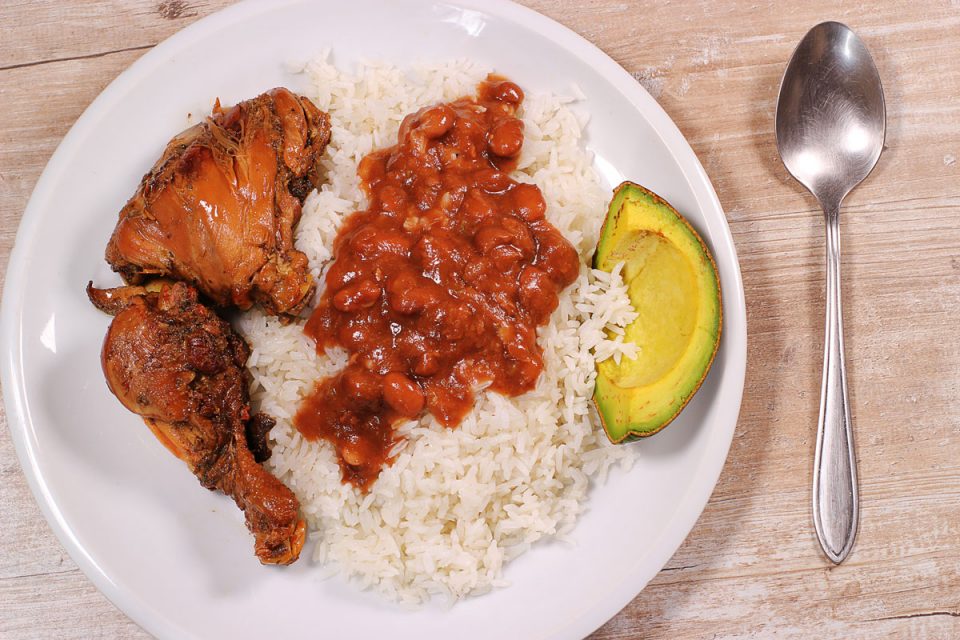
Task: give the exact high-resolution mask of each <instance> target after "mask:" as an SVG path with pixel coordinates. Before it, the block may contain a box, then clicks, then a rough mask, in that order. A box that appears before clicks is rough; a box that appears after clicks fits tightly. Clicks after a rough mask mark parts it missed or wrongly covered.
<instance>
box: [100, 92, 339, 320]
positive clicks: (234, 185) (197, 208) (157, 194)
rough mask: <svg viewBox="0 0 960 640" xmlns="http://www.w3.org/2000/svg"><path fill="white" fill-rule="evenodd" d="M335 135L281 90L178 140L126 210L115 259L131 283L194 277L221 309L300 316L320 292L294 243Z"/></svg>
mask: <svg viewBox="0 0 960 640" xmlns="http://www.w3.org/2000/svg"><path fill="white" fill-rule="evenodd" d="M329 140H330V121H329V117H328V115H327V114H326V113H324V112H322V111H320V110H319V109H317V108H316V107H315V106H314V105H313V104H312V103H311V102H310V101H309V100H307V99H306V98H302V97H300V96H297V95H295V94H293V93H291V92H290V91H289V90H287V89H283V88H277V89H273V90H272V91H269V92H267V93H264V94H262V95H259V96H257V97H256V98H253V99H251V100H246V101H244V102H240V103H239V104H237V105H235V106H233V107H231V108H227V109H224V108H221V107H220V105H219V102H218V103H217V106H216V107H215V108H214V111H213V114H212V115H211V116H210V117H209V118H208V119H207V120H205V121H204V122H202V123H200V124H197V125H195V126H193V127H191V128H189V129H187V130H186V131H183V132H182V133H180V134H179V135H177V136H175V137H174V138H173V139H172V140H171V141H170V142H169V143H168V144H167V147H166V149H165V150H164V152H163V155H162V156H161V157H160V159H159V160H158V161H157V163H156V164H155V165H154V166H153V168H152V169H151V170H150V172H149V173H147V174H146V175H145V176H144V177H143V180H142V181H141V182H140V187H139V188H138V189H137V192H136V194H135V195H134V196H133V197H132V198H131V199H130V200H129V202H127V204H126V206H124V208H123V210H122V211H121V212H120V220H119V222H118V223H117V226H116V228H115V229H114V232H113V236H112V237H111V238H110V242H109V244H108V245H107V250H106V259H107V262H109V263H110V266H111V267H113V269H114V270H115V271H118V272H119V273H120V274H121V275H122V276H123V278H124V279H125V280H126V281H127V282H128V283H130V284H142V283H143V282H145V281H146V280H149V279H150V278H153V277H156V276H164V277H170V278H174V279H178V280H184V281H186V282H189V283H190V284H192V285H193V286H195V287H196V288H197V289H198V290H199V291H200V292H202V293H203V295H205V296H206V297H207V298H209V299H210V300H211V301H212V302H213V303H214V304H216V305H217V306H220V307H228V306H235V307H238V308H240V309H249V308H250V307H251V305H253V304H259V305H260V306H261V307H263V309H264V310H266V311H267V312H268V313H271V314H276V315H283V316H293V315H296V314H297V313H298V312H299V311H300V310H301V309H302V308H303V307H304V305H306V304H307V303H308V302H309V301H310V297H311V293H312V292H313V289H314V282H313V278H312V277H311V275H310V273H309V267H308V264H307V258H306V256H305V255H304V254H303V253H302V252H300V251H298V250H296V249H295V248H294V246H293V229H294V227H295V226H296V225H297V223H298V221H299V220H300V215H301V203H302V202H303V199H304V197H305V196H306V195H307V193H308V192H310V191H311V190H312V189H313V188H314V187H315V186H316V184H317V182H318V178H319V174H318V164H317V162H318V158H319V157H320V155H321V154H322V153H323V150H324V149H325V148H326V145H327V143H328V142H329Z"/></svg>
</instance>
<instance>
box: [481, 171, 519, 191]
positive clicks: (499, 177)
mask: <svg viewBox="0 0 960 640" xmlns="http://www.w3.org/2000/svg"><path fill="white" fill-rule="evenodd" d="M473 181H474V184H476V185H477V186H478V187H480V188H481V189H483V190H484V191H486V192H487V193H504V192H505V191H506V190H507V189H509V188H510V185H512V184H513V181H512V180H511V179H510V176H508V175H507V174H505V173H504V172H502V171H497V170H496V169H481V170H480V171H477V172H476V173H474V174H473Z"/></svg>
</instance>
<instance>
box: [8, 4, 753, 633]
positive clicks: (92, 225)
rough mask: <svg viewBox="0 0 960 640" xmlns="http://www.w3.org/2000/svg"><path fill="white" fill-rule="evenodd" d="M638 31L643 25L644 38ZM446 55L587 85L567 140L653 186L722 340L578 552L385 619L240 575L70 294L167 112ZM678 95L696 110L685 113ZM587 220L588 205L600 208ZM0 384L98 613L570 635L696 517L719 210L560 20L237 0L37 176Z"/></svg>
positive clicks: (277, 581) (737, 378) (336, 627)
mask: <svg viewBox="0 0 960 640" xmlns="http://www.w3.org/2000/svg"><path fill="white" fill-rule="evenodd" d="M654 36H655V34H651V36H650V37H654ZM326 47H332V48H333V50H334V52H335V58H336V61H337V62H338V63H340V64H349V63H350V62H351V61H353V60H356V59H357V58H358V57H366V58H386V59H389V60H392V61H393V62H395V63H397V64H401V65H403V64H406V63H411V62H414V61H415V60H417V59H446V58H450V57H455V56H456V57H460V56H465V57H469V58H472V59H475V60H477V61H480V62H483V63H485V64H487V65H489V66H491V67H492V68H495V69H496V70H498V71H500V72H502V73H505V74H507V75H509V76H510V77H512V78H513V79H514V80H516V81H517V82H518V83H519V84H520V85H521V86H523V87H524V88H525V89H527V90H528V91H545V90H552V91H564V90H569V87H570V85H571V83H576V84H577V85H579V87H580V89H581V90H582V91H583V92H584V93H585V94H586V96H587V101H586V102H585V103H583V105H584V107H585V108H586V109H587V110H589V112H590V115H591V121H590V124H589V126H588V129H587V131H588V145H589V147H590V148H591V149H592V150H593V151H594V152H595V153H596V158H597V160H596V167H597V169H598V170H599V172H600V174H601V175H602V177H603V179H604V180H605V181H606V182H607V183H608V184H609V185H611V186H613V185H615V184H616V183H618V182H620V180H621V179H623V178H630V179H632V180H634V181H637V182H640V183H642V184H644V185H646V186H648V187H650V188H651V189H653V190H654V191H656V192H657V193H659V194H661V195H662V196H664V197H665V198H667V199H668V200H669V201H670V202H671V203H673V204H674V205H675V206H676V207H677V209H679V210H680V211H681V212H683V213H684V214H685V215H686V216H687V217H688V218H689V219H690V220H691V222H692V223H693V224H694V226H696V227H697V228H698V229H699V230H700V232H701V233H702V234H703V235H704V237H705V238H706V240H707V242H708V243H709V244H710V246H711V247H712V249H713V252H714V255H715V256H716V260H717V265H718V267H719V269H720V279H721V282H722V286H723V295H724V299H723V311H724V333H723V340H722V344H721V347H720V352H719V355H718V357H717V360H716V362H715V363H714V365H713V370H712V372H711V373H710V376H709V378H708V379H707V382H706V384H705V385H704V386H703V388H702V389H701V391H700V393H699V394H698V395H697V397H696V399H695V400H694V401H693V402H692V403H691V404H690V406H689V407H687V409H686V410H685V411H684V412H683V414H682V416H681V417H680V418H679V419H678V421H677V423H676V424H674V425H673V426H671V427H670V428H669V429H667V430H666V431H665V432H663V433H661V434H659V435H658V436H656V437H655V438H652V439H650V440H648V441H644V442H640V443H637V444H633V445H630V446H635V447H636V448H637V449H638V451H639V456H640V460H639V461H638V464H637V465H636V467H635V468H634V470H633V471H632V472H630V473H629V474H626V475H620V476H615V477H614V479H613V481H612V482H610V483H608V484H606V485H604V486H602V487H600V488H598V489H596V490H595V491H593V492H592V494H591V497H590V500H589V504H588V510H587V512H586V513H585V514H584V515H583V517H582V519H581V521H580V522H579V523H578V525H577V527H576V529H575V530H574V534H573V537H574V539H575V540H576V545H575V546H570V545H565V544H559V543H548V544H541V545H537V546H536V547H535V548H534V550H533V551H532V552H530V553H528V554H526V555H525V556H523V557H521V558H520V559H519V560H518V561H516V562H515V563H513V564H511V565H509V566H508V568H507V570H506V578H507V579H508V580H510V581H511V582H512V583H513V584H512V586H510V587H509V588H506V589H500V590H497V591H494V592H493V593H491V594H489V595H486V596H482V597H479V598H471V599H468V600H466V601H464V602H461V603H459V604H457V605H456V606H455V607H453V608H452V609H445V608H443V607H441V606H439V605H436V604H434V605H430V606H427V607H425V608H424V609H421V610H418V611H413V612H410V611H403V610H400V609H399V608H397V607H394V606H392V605H390V604H388V603H385V602H383V601H381V600H380V599H379V598H378V597H376V596H373V595H370V594H365V593H361V592H359V591H357V590H356V589H355V588H354V587H353V586H351V585H349V584H346V583H345V582H344V581H342V580H340V579H339V578H335V579H332V580H328V581H321V580H320V579H319V576H318V571H317V569H316V568H315V567H311V566H310V564H309V562H308V561H305V560H301V561H300V562H299V563H297V564H296V565H294V566H292V567H289V568H265V567H262V566H260V564H259V563H258V562H257V560H256V559H255V558H254V556H253V553H252V551H251V548H252V547H251V539H250V537H249V535H248V534H247V532H246V529H245V528H244V526H243V524H242V517H241V515H240V512H239V511H238V510H237V509H236V508H235V507H234V506H233V504H232V503H231V502H230V501H229V500H227V499H226V498H224V497H223V496H220V495H216V494H213V493H209V492H207V491H203V490H202V489H201V488H200V487H199V485H198V484H197V482H196V480H195V478H194V477H193V476H192V475H191V474H190V473H189V471H187V469H186V467H185V466H184V465H183V464H182V463H181V462H180V461H178V460H176V459H175V458H174V457H173V456H171V455H170V454H169V453H167V451H166V450H164V449H163V447H162V446H161V445H160V444H159V443H158V442H157V441H156V440H155V439H154V437H153V436H152V435H151V434H150V432H149V431H148V430H147V429H146V428H145V427H144V426H143V424H142V423H141V422H140V420H139V419H138V418H136V417H134V416H133V415H132V414H130V413H128V412H127V411H126V410H125V409H123V408H122V407H121V406H120V404H119V403H118V402H117V401H116V400H115V399H114V398H113V397H112V396H111V395H110V393H109V392H108V391H107V388H106V385H105V384H104V380H103V375H102V374H101V372H100V365H99V356H98V352H99V347H100V342H101V339H102V336H103V335H104V331H105V327H106V324H107V321H108V319H107V318H106V317H105V316H103V315H102V314H101V313H99V312H98V311H96V310H95V309H94V308H93V307H92V306H91V305H90V304H89V303H88V302H87V300H86V297H85V295H84V285H85V284H86V282H87V280H89V279H94V280H97V281H98V282H99V283H104V282H112V281H113V279H112V278H114V276H111V275H110V274H109V271H108V269H107V267H106V265H105V264H104V262H103V257H102V256H103V248H104V246H105V244H106V241H107V239H108V237H109V235H110V232H111V230H112V228H113V225H114V223H115V221H116V216H117V212H118V211H119V210H120V208H121V206H122V205H123V204H124V202H125V200H126V199H127V197H129V195H130V194H131V193H132V192H133V190H134V188H135V186H136V185H137V183H138V180H139V178H140V176H141V175H142V174H143V173H144V172H145V171H146V170H147V169H148V168H149V167H150V165H151V164H152V163H153V161H154V159H155V158H156V157H157V155H158V154H159V152H160V150H161V149H162V148H163V146H164V144H165V143H166V141H167V140H168V139H169V138H170V137H171V135H172V134H174V133H176V132H177V131H178V130H180V129H181V128H182V127H183V124H184V114H186V113H187V112H191V111H192V112H193V113H197V112H198V111H201V110H205V109H209V106H210V101H211V99H212V98H213V97H215V96H220V97H221V98H222V99H224V101H225V103H228V104H229V103H230V102H231V101H234V100H239V99H243V98H247V97H251V96H253V95H255V94H257V93H259V92H261V91H263V90H265V89H267V88H269V87H273V86H275V85H281V84H285V85H288V86H291V87H292V88H294V89H296V88H298V87H299V86H301V85H302V82H303V81H302V80H300V79H298V78H296V77H294V76H291V75H288V73H287V71H285V66H284V62H286V61H289V60H304V59H307V58H310V57H313V56H315V55H316V54H317V53H318V52H319V51H320V50H321V49H323V48H326ZM684 108H685V109H691V110H692V109H697V108H698V107H697V105H696V104H687V105H685V106H684ZM601 214H602V212H600V211H598V212H597V215H601ZM0 329H2V339H3V356H4V360H3V367H2V372H3V389H4V398H5V400H6V405H7V416H8V419H9V422H10V429H11V432H12V434H13V439H14V443H15V445H16V449H17V453H18V455H19V457H20V462H21V464H22V466H23V469H24V472H25V473H26V475H27V478H28V480H29V481H30V485H31V488H32V489H33V492H34V495H35V496H36V498H37V501H38V502H39V503H40V506H41V508H42V509H43V512H44V515H45V516H46V518H47V520H48V521H49V522H50V525H51V526H52V527H53V530H54V531H55V532H56V534H57V536H58V537H59V538H60V540H61V542H62V543H63V545H64V546H65V547H66V548H67V550H68V551H69V552H70V555H71V556H72V557H73V559H74V560H75V561H76V562H77V564H79V565H80V567H81V569H83V571H84V572H85V573H86V574H87V575H88V576H89V577H90V579H91V580H93V582H94V583H95V584H96V585H97V586H98V587H99V588H100V590H101V591H103V592H104V593H105V594H106V595H107V596H108V597H109V598H110V599H111V600H112V601H113V602H114V603H116V605H117V606H119V607H120V608H121V609H122V610H123V611H124V612H126V613H127V614H128V615H129V616H130V617H132V618H133V619H134V620H136V621H137V622H138V623H139V624H140V625H141V626H143V627H144V628H145V629H147V630H148V631H150V632H152V633H153V634H155V635H157V636H161V637H165V638H173V637H177V638H214V637H230V638H274V637H276V638H284V637H304V636H319V637H329V638H336V637H341V635H342V634H345V633H349V634H350V637H356V638H369V637H379V636H383V635H388V636H389V637H391V638H394V639H395V640H399V639H401V638H416V639H417V640H422V639H423V638H435V637H440V636H441V635H442V636H444V637H454V638H458V639H467V638H524V639H535V638H579V637H582V636H584V635H586V634H588V633H589V632H591V631H593V630H594V629H595V628H597V627H598V626H599V625H601V624H602V623H603V622H604V621H605V620H607V619H608V618H610V617H611V616H613V615H614V614H615V613H616V612H617V611H619V610H620V609H621V608H622V607H623V606H624V605H626V604H627V603H628V602H629V601H630V600H631V599H632V598H633V597H634V596H635V595H636V594H637V593H638V592H639V591H640V590H641V589H642V588H643V587H644V586H645V585H646V583H647V581H648V580H650V578H651V577H653V576H654V575H655V574H656V573H657V571H659V570H660V569H661V568H662V567H663V565H664V564H665V563H666V562H667V560H668V559H669V558H670V556H671V555H672V554H673V553H674V551H675V550H676V549H677V547H678V546H679V545H680V543H681V542H682V541H683V539H684V538H685V537H686V535H687V533H688V532H689V531H690V529H691V528H692V527H693V524H694V523H695V522H696V520H697V518H698V516H699V515H700V512H701V511H702V510H703V507H704V505H705V504H706V502H707V499H708V498H709V496H710V493H711V491H712V490H713V487H714V485H715V483H716V481H717V477H718V476H719V474H720V469H721V468H722V466H723V462H724V460H725V458H726V455H727V450H728V448H729V446H730V440H731V438H732V435H733V430H734V426H735V424H736V421H737V414H738V412H739V407H740V399H741V395H742V392H743V379H744V367H745V361H746V315H745V311H744V301H743V285H742V283H741V280H740V272H739V266H738V264H737V257H736V252H735V249H734V246H733V242H732V239H731V236H730V231H729V229H728V227H727V223H726V219H725V218H724V214H723V211H722V210H721V208H720V204H719V202H718V200H717V197H716V194H715V193H714V191H713V188H712V187H711V185H710V181H709V179H708V178H707V176H706V174H705V173H704V171H703V168H702V167H701V166H700V163H699V162H698V161H697V158H696V157H695V156H694V154H693V152H692V150H691V149H690V147H689V146H688V145H687V143H686V141H685V140H684V139H683V137H682V135H681V134H680V132H679V131H678V130H677V128H676V127H675V126H674V124H673V123H672V122H671V120H670V119H669V117H668V116H667V115H666V114H665V113H664V112H663V110H661V109H660V107H659V106H658V105H657V103H656V102H655V101H654V100H653V99H652V98H651V97H650V96H649V95H648V94H647V93H646V92H645V91H644V90H643V89H642V88H641V87H640V85H638V84H637V83H636V81H634V80H633V78H631V77H630V75H629V74H627V73H626V72H625V71H624V70H623V69H622V68H621V67H619V66H618V65H617V64H616V63H615V62H613V60H611V59H610V58H608V57H607V56H606V55H605V54H603V53H602V52H601V51H600V50H599V49H597V48H596V47H594V46H593V45H592V44H590V43H589V42H587V41H586V40H584V39H582V38H580V37H579V36H577V35H576V34H574V33H573V32H571V31H569V30H567V29H566V28H564V27H562V26H560V25H558V24H556V23H554V22H552V21H550V20H548V19H547V18H545V17H543V16H541V15H539V14H536V13H534V12H532V11H530V10H528V9H525V8H522V7H519V6H516V5H513V4H508V3H506V2H503V1H496V2H490V1H484V0H468V1H464V2H460V3H459V6H454V5H452V4H448V3H440V2H437V3H430V2H417V3H414V2H396V1H390V0H351V1H350V2H334V1H333V0H331V1H329V2H306V1H298V0H287V1H282V2H268V1H264V2H249V3H243V4H240V5H237V6H234V7H231V8H229V9H226V10H224V11H222V12H220V13H217V14H216V15H213V16H210V17H209V18H206V19H204V20H200V21H199V22H197V23H196V24H194V25H192V26H191V27H189V28H187V29H185V30H184V31H182V32H181V33H178V34H177V35H175V36H174V37H172V38H170V39H169V40H167V41H166V42H163V43H162V44H160V45H159V46H157V47H156V48H155V49H153V50H152V51H150V52H149V53H147V54H146V55H144V56H143V58H141V59H140V60H139V61H137V62H136V63H135V64H134V65H133V66H131V67H130V68H129V69H128V70H127V71H125V72H124V73H123V74H121V75H120V77H118V78H117V79H116V80H115V81H114V82H113V83H112V84H111V85H110V86H109V87H108V88H107V89H106V90H105V91H104V92H103V93H102V94H101V95H100V96H99V97H98V98H97V99H96V100H95V101H94V103H93V104H92V105H91V106H90V108H88V109H87V110H86V112H85V113H84V114H83V116H82V117H81V118H80V119H79V120H78V121H77V123H76V125H75V126H74V127H73V129H72V130H71V131H70V133H69V134H67V136H66V138H64V140H63V143H62V144H61V145H60V148H59V149H57V152H56V153H55V154H54V156H53V158H52V159H51V160H50V163H49V165H48V166H47V168H46V170H45V171H44V173H43V176H42V177H41V178H40V181H39V182H38V183H37V187H36V189H35V191H34V193H33V197H32V198H31V200H30V204H29V206H28V207H27V210H26V212H25V213H24V216H23V221H22V223H21V226H20V230H19V232H18V234H17V241H16V246H15V247H14V250H13V254H12V256H11V259H10V266H9V269H8V271H7V282H6V288H5V291H4V297H3V309H2V326H0Z"/></svg>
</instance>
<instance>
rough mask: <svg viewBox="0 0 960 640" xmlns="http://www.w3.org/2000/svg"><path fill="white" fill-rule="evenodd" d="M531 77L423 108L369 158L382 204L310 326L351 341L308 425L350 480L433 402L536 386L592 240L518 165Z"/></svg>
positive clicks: (344, 343)
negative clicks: (567, 229) (562, 301)
mask: <svg viewBox="0 0 960 640" xmlns="http://www.w3.org/2000/svg"><path fill="white" fill-rule="evenodd" d="M522 101H523V91H522V90H521V89H520V87H518V86H517V85H516V84H514V83H513V82H510V81H509V80H506V79H503V78H500V77H496V76H490V77H489V78H487V80H486V81H485V82H483V83H481V84H480V86H479V87H478V90H477V97H476V98H461V99H459V100H456V101H454V102H451V103H448V104H439V105H435V106H431V107H427V108H425V109H421V110H420V111H418V112H416V113H414V114H411V115H408V116H407V117H406V118H405V119H404V121H403V123H402V124H401V126H400V132H399V135H398V142H397V145H396V146H394V147H391V148H389V149H384V150H381V151H376V152H373V153H371V154H370V155H368V156H366V157H365V158H364V159H363V160H362V161H361V162H360V166H359V168H358V173H359V176H360V179H361V186H362V188H363V190H364V192H365V194H366V195H367V198H368V201H369V207H368V208H367V209H366V210H365V211H359V212H356V213H354V214H352V215H351V216H350V217H349V218H347V220H346V221H345V222H344V224H343V226H342V228H341V229H340V231H339V232H338V234H337V237H336V239H335V240H334V245H333V255H334V261H333V263H332V265H331V266H330V268H329V270H328V271H327V274H326V277H325V285H326V287H325V290H324V292H323V295H322V297H321V300H320V303H319V304H318V306H317V308H316V309H315V310H314V312H313V314H312V316H311V317H310V320H309V321H308V322H307V325H306V327H305V331H306V333H307V335H309V336H310V337H311V338H313V339H314V340H315V341H316V346H317V350H318V351H320V352H322V351H323V350H325V349H327V348H328V347H343V348H345V349H346V350H347V351H348V352H349V354H350V360H349V362H348V364H347V366H346V367H345V368H344V369H343V370H342V371H341V372H340V373H338V374H337V375H335V376H332V377H329V378H326V379H324V380H321V381H319V382H318V383H317V385H316V388H315V389H314V390H313V392H312V394H311V395H310V396H308V397H307V398H306V399H305V400H304V402H303V403H302V405H301V406H300V408H299V411H298V413H297V415H296V417H295V418H294V425H295V426H296V427H297V429H299V430H300V432H301V433H302V434H303V435H304V436H305V437H307V438H309V439H318V438H324V439H326V440H328V441H330V442H331V443H333V445H334V446H335V448H336V451H337V455H338V458H339V461H340V467H341V471H342V474H343V478H344V481H346V482H350V483H353V484H354V485H356V486H358V487H360V488H362V489H368V488H369V487H370V485H371V484H372V483H373V481H374V480H376V478H377V476H378V475H379V474H380V470H381V469H382V468H383V465H384V464H387V463H388V462H389V460H390V457H391V449H392V448H393V446H394V445H395V444H396V443H397V441H398V436H397V435H396V434H395V430H394V429H395V425H396V424H397V423H398V422H399V421H401V420H403V419H414V418H417V417H418V416H420V415H422V414H423V412H425V411H429V412H430V413H431V414H433V416H434V417H435V418H436V419H437V420H438V421H439V422H440V423H441V424H443V425H445V426H447V427H454V426H456V425H457V424H459V423H460V421H461V420H462V419H463V417H464V415H465V414H466V413H467V412H468V411H469V410H470V408H471V407H472V406H473V402H474V394H475V393H476V391H477V390H478V389H480V388H482V387H484V386H487V385H489V388H490V389H492V390H494V391H497V392H498V393H502V394H505V395H508V396H516V395H519V394H522V393H524V392H526V391H529V390H531V389H533V387H534V386H535V385H536V382H537V378H538V377H539V375H540V372H541V371H542V369H543V358H542V351H541V349H540V347H539V345H538V344H537V334H536V330H537V327H538V326H540V325H542V324H544V323H545V322H546V321H547V319H548V318H549V316H550V314H551V313H552V312H553V310H554V309H555V308H556V306H557V303H558V294H559V293H560V291H561V290H563V288H564V287H566V286H567V285H569V284H570V283H572V282H573V281H574V280H575V279H576V276H577V273H578V271H579V266H580V260H579V256H578V255H577V252H576V251H575V250H574V248H573V247H572V246H571V245H570V243H569V242H567V240H566V239H565V238H564V237H563V236H562V235H561V234H560V232H559V231H558V230H557V229H556V228H555V227H554V226H553V225H551V224H550V223H549V222H547V221H546V220H545V218H544V213H545V211H546V203H545V202H544V199H543V195H542V194H541V192H540V189H539V188H537V187H536V186H535V185H532V184H523V183H519V182H517V181H515V180H513V179H512V178H511V177H510V175H509V172H510V171H511V170H512V169H513V168H514V167H515V166H516V162H517V158H518V156H519V154H520V151H521V147H522V146H523V123H522V121H521V120H520V119H519V118H517V109H518V108H519V107H520V105H521V103H522Z"/></svg>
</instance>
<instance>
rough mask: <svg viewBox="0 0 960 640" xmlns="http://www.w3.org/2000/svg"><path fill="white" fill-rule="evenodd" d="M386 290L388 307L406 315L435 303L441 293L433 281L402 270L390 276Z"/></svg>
mask: <svg viewBox="0 0 960 640" xmlns="http://www.w3.org/2000/svg"><path fill="white" fill-rule="evenodd" d="M387 292H388V294H389V295H388V299H389V302H390V308H391V309H393V310H394V311H396V312H397V313H403V314H407V315H410V314H414V313H419V312H421V311H423V310H424V309H426V308H427V307H428V306H430V305H433V304H436V303H437V302H438V301H439V300H440V298H441V295H442V294H441V292H440V287H438V286H437V285H436V284H435V283H434V282H432V281H430V280H427V279H426V278H424V277H423V276H421V275H418V274H416V273H414V272H412V271H402V272H400V273H399V274H397V275H396V276H394V277H393V278H391V279H390V282H389V284H388V285H387Z"/></svg>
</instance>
